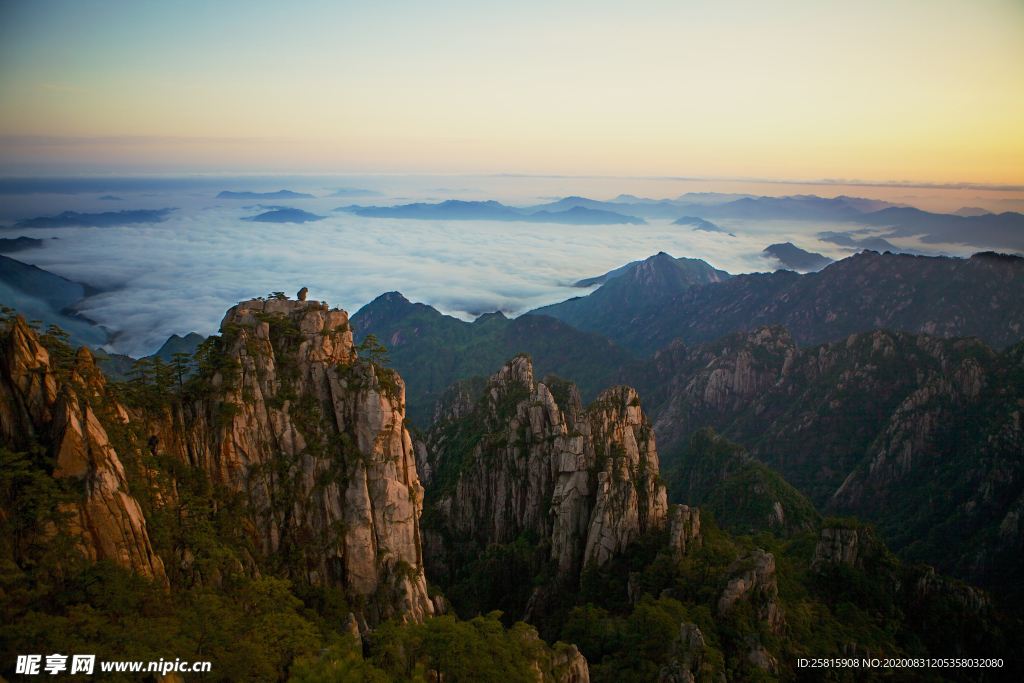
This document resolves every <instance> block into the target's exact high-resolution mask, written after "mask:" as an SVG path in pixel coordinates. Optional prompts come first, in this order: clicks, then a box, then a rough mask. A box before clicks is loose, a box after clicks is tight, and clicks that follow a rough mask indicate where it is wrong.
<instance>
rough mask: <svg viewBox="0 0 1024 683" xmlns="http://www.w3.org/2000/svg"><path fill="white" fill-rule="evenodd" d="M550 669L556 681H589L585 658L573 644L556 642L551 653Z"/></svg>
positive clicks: (563, 682) (586, 682)
mask: <svg viewBox="0 0 1024 683" xmlns="http://www.w3.org/2000/svg"><path fill="white" fill-rule="evenodd" d="M551 669H552V672H553V673H554V675H555V680H556V681H558V683H590V667H589V666H587V658H586V657H584V656H583V654H582V653H580V651H579V648H577V647H576V646H575V645H566V644H564V643H556V644H555V648H554V652H553V653H552V655H551Z"/></svg>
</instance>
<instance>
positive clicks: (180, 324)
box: [3, 194, 849, 357]
mask: <svg viewBox="0 0 1024 683" xmlns="http://www.w3.org/2000/svg"><path fill="white" fill-rule="evenodd" d="M43 199H44V198H42V197H38V196H37V198H36V200H34V202H33V203H38V202H41V201H43ZM109 203H112V202H108V203H104V205H103V206H102V210H120V209H122V208H164V206H178V207H180V208H178V209H177V210H175V211H173V212H172V213H171V216H170V218H168V220H166V221H164V222H162V223H157V224H137V225H129V226H124V227H107V228H61V229H37V230H22V231H20V232H19V231H14V232H12V231H10V230H4V231H3V233H4V235H3V236H5V237H13V236H15V232H17V233H18V234H26V235H29V236H31V237H40V238H46V240H47V241H46V245H45V248H43V249H35V250H29V251H23V252H19V253H17V254H14V255H13V256H14V257H15V258H17V259H18V260H21V261H23V262H26V263H31V264H34V265H37V266H39V267H40V268H43V269H45V270H48V271H50V272H53V273H56V274H58V275H60V276H62V277H65V278H68V279H70V280H75V281H79V282H83V283H86V284H89V285H91V286H93V287H95V288H97V289H100V290H102V293H100V294H98V295H95V296H92V297H89V298H87V299H86V300H84V301H83V302H82V303H81V304H79V306H78V310H79V312H80V313H81V314H83V315H85V316H86V317H88V318H89V319H91V320H94V321H95V322H97V323H99V324H100V325H103V326H105V327H107V328H109V329H110V330H113V331H114V332H115V335H114V337H113V340H112V342H111V344H110V345H109V346H108V350H109V351H113V352H116V353H125V354H129V355H131V356H134V357H139V356H142V355H146V354H149V353H153V352H154V351H155V350H156V349H157V348H159V346H160V345H161V344H162V343H163V342H164V341H165V340H166V339H167V338H168V336H170V335H171V334H179V335H184V334H187V333H188V332H193V331H195V332H198V333H200V334H202V335H209V334H212V333H215V332H216V331H217V329H218V327H219V324H220V321H221V319H222V317H223V315H224V312H225V311H226V309H227V308H229V307H230V306H232V305H233V304H235V303H237V302H238V301H242V300H246V299H250V298H253V297H257V296H266V295H268V294H270V293H271V292H276V291H283V292H285V293H286V294H288V295H289V296H293V297H294V296H295V293H296V292H297V291H298V290H299V289H300V288H301V287H308V288H309V298H311V299H317V300H322V301H326V302H328V303H329V304H331V305H332V306H339V307H341V308H343V309H345V310H347V311H349V313H354V312H355V311H357V310H358V309H359V308H360V307H362V306H363V305H365V304H366V303H368V302H370V301H372V300H373V299H374V298H376V297H377V296H379V295H381V294H383V293H385V292H391V291H399V292H401V293H402V294H404V295H405V296H406V297H407V298H408V299H410V300H411V301H415V302H423V303H426V304H429V305H432V306H434V307H435V308H437V309H438V310H440V311H442V312H444V313H447V314H450V315H454V316H457V317H459V318H462V319H464V320H471V319H473V318H475V317H476V316H478V315H480V314H481V313H486V312H492V311H498V310H500V311H503V312H504V313H506V314H507V315H509V316H515V315H518V314H521V313H524V312H526V311H528V310H531V309H534V308H537V307H539V306H544V305H546V304H551V303H555V302H559V301H563V300H565V299H567V298H570V297H573V296H581V295H585V294H587V293H589V292H590V291H592V289H579V288H574V287H572V286H571V284H572V283H573V282H575V281H577V280H580V279H582V278H587V277H592V276H595V275H600V274H602V273H604V272H607V271H608V270H611V269H613V268H617V267H618V266H621V265H623V264H625V263H628V262H630V261H635V260H639V259H644V258H647V257H649V256H651V255H653V254H656V253H658V252H659V251H664V252H667V253H669V254H671V255H672V256H675V257H683V256H685V257H691V258H701V259H704V260H705V261H707V262H708V263H710V264H711V265H712V266H714V267H716V268H720V269H722V270H726V271H728V272H730V273H746V272H756V271H767V270H774V269H776V268H778V267H779V264H778V263H777V262H774V261H772V260H769V259H766V258H765V256H764V255H763V254H762V250H763V249H764V248H765V247H766V246H768V245H769V244H772V243H777V242H793V243H794V244H796V245H797V246H800V247H803V248H806V249H809V250H811V251H817V252H820V253H824V254H826V255H828V256H831V257H833V258H842V257H844V256H846V255H848V254H849V250H843V249H841V248H839V247H836V246H835V245H829V244H827V243H824V242H820V241H818V240H816V239H815V238H814V236H813V235H814V233H816V232H817V231H820V230H829V229H836V230H842V229H844V228H843V226H831V227H830V226H829V225H827V224H822V223H813V224H811V223H808V222H784V221H763V222H743V221H719V222H718V223H719V224H720V225H721V227H723V228H724V229H726V230H728V231H730V232H732V235H730V234H728V233H725V232H722V233H715V232H705V231H699V230H693V227H692V226H687V225H671V222H670V221H668V220H663V221H649V224H648V225H639V226H634V225H610V226H575V225H557V224H534V223H518V222H492V221H423V220H400V219H387V218H363V217H358V216H354V215H351V214H347V213H341V212H332V211H331V210H330V208H331V207H336V206H337V205H338V203H339V200H338V199H326V198H325V199H318V200H307V201H305V202H301V203H299V202H292V203H291V204H292V205H293V206H296V207H298V208H302V209H304V210H308V211H312V212H314V213H317V214H319V215H326V216H327V218H325V219H324V220H321V221H317V222H311V223H305V224H273V223H254V222H249V221H245V220H242V219H243V218H245V217H248V216H252V215H254V214H257V213H259V212H260V209H258V208H256V207H254V206H251V205H250V204H251V202H242V203H243V204H246V206H248V208H243V207H242V206H238V204H239V202H233V203H225V202H223V201H220V202H216V201H215V200H214V199H212V198H211V197H209V196H208V195H207V196H200V197H196V196H194V195H192V196H189V195H184V194H182V195H178V196H176V197H175V196H170V195H167V194H165V195H163V196H161V197H157V198H154V197H152V196H150V197H146V196H141V195H137V196H135V197H132V198H130V201H124V202H123V203H121V202H119V203H118V205H117V206H113V207H112V206H109V205H108V204H109ZM365 203H369V202H365ZM79 204H81V202H76V201H74V198H68V197H65V198H62V199H60V204H59V205H53V206H52V210H50V211H44V212H41V214H39V213H37V215H47V214H49V215H54V214H56V213H59V212H60V211H63V210H66V209H69V208H70V209H75V210H83V211H84V210H93V211H95V210H98V209H99V207H98V206H86V205H81V206H78V205H79ZM37 208H38V207H37ZM26 210H28V207H26ZM51 237H56V238H57V239H49V238H51Z"/></svg>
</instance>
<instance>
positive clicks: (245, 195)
mask: <svg viewBox="0 0 1024 683" xmlns="http://www.w3.org/2000/svg"><path fill="white" fill-rule="evenodd" d="M217 199H316V197H314V196H313V195H311V194H305V193H302V192H292V191H291V190H278V191H277V192H231V191H229V190H224V191H223V192H220V193H218V194H217Z"/></svg>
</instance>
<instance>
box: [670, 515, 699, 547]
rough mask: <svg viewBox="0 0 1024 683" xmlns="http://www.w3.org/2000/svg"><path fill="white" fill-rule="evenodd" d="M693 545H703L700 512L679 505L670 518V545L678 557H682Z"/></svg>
mask: <svg viewBox="0 0 1024 683" xmlns="http://www.w3.org/2000/svg"><path fill="white" fill-rule="evenodd" d="M691 543H696V544H697V545H698V546H699V545H700V544H701V537H700V510H699V509H698V508H691V507H689V506H687V505H679V506H677V507H676V509H675V511H674V512H673V514H671V515H670V516H669V527H668V545H669V547H670V548H672V550H673V552H674V553H675V555H676V556H677V557H682V556H683V555H685V554H686V546H687V545H688V544H691Z"/></svg>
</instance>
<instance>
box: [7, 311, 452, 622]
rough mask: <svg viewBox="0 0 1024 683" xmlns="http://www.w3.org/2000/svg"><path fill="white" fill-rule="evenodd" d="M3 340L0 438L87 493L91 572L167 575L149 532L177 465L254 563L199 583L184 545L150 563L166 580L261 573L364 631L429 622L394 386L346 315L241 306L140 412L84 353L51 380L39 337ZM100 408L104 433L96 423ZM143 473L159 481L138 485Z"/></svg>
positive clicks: (400, 392) (412, 483) (199, 554)
mask: <svg viewBox="0 0 1024 683" xmlns="http://www.w3.org/2000/svg"><path fill="white" fill-rule="evenodd" d="M9 327H10V329H9V330H8V332H7V335H6V338H5V340H4V343H5V350H4V379H3V383H2V385H0V386H2V389H0V390H2V391H3V394H2V399H3V400H2V413H0V415H2V423H3V428H4V433H5V437H7V439H8V440H11V441H14V442H17V441H19V439H20V440H21V441H26V439H32V438H33V437H34V438H37V439H38V440H39V441H41V442H44V443H46V444H47V446H48V447H49V448H50V449H51V450H52V452H53V454H54V457H55V459H56V461H57V468H56V469H55V470H54V476H57V477H60V476H72V477H76V478H79V479H82V480H84V481H85V482H86V497H85V500H84V501H83V502H82V503H81V504H80V505H79V506H78V522H77V525H78V526H79V527H80V528H81V529H82V530H83V531H84V532H85V533H83V534H82V536H83V539H85V540H84V541H83V543H84V545H85V547H86V551H87V553H88V555H89V556H90V557H95V558H102V557H113V558H116V559H117V560H118V561H119V562H120V563H121V564H123V565H125V566H129V567H131V568H133V569H136V570H137V571H140V572H141V573H144V574H147V575H151V576H158V577H159V576H162V575H163V573H164V569H163V563H162V562H161V558H160V557H159V556H158V555H157V554H156V553H154V552H153V549H152V547H151V543H150V541H149V539H148V537H147V535H146V533H145V529H146V519H145V517H146V514H150V515H152V514H155V513H156V512H157V511H158V510H159V509H160V508H161V506H163V505H164V504H166V503H168V502H173V500H174V495H175V490H176V487H177V483H176V481H175V477H174V474H173V469H174V467H176V466H175V465H173V463H179V464H180V465H181V466H184V467H186V468H188V469H187V470H186V471H191V472H198V473H200V474H201V476H203V477H204V478H206V479H207V480H208V481H209V482H210V484H211V485H212V486H213V487H215V488H218V487H219V488H218V490H222V491H225V492H226V494H225V495H226V496H227V497H225V498H224V499H223V500H222V502H221V503H220V504H227V502H228V500H229V499H230V496H232V495H235V496H242V500H244V501H245V503H244V505H245V508H244V511H243V513H242V514H241V516H240V518H239V522H240V526H239V528H238V529H237V530H236V532H235V533H236V534H237V535H238V536H240V537H242V538H246V539H248V540H249V542H251V546H250V547H253V548H254V549H255V551H256V552H255V555H256V557H255V558H253V557H252V556H251V555H250V554H249V553H248V551H247V550H244V549H243V550H241V551H238V552H236V553H235V555H236V556H235V557H234V558H231V559H227V560H224V558H221V560H219V561H213V560H212V559H211V558H206V559H208V560H210V562H213V564H214V565H216V564H217V562H219V563H220V565H223V566H213V568H212V569H209V568H208V569H207V573H211V574H214V575H215V576H205V577H204V576H202V575H201V573H196V572H197V570H196V569H195V568H194V566H200V565H203V562H201V561H200V560H203V559H204V558H203V556H204V552H205V553H207V554H208V552H209V551H208V550H206V549H204V548H200V547H190V546H189V544H188V542H187V540H184V541H182V542H181V543H180V544H179V545H176V546H174V547H170V546H169V547H166V548H162V549H160V550H161V551H162V552H163V554H164V558H163V559H164V562H166V561H167V560H169V559H174V565H175V571H176V572H186V573H192V574H194V575H195V576H194V578H195V580H198V581H207V582H209V581H211V580H212V581H214V583H216V581H217V580H218V579H217V577H219V576H220V575H221V573H222V571H224V570H227V571H228V572H231V571H234V570H239V571H241V570H243V565H246V566H247V567H248V571H253V572H257V573H258V572H259V565H260V564H263V563H269V564H272V565H273V566H274V568H275V570H276V572H277V573H278V574H280V575H283V576H285V577H288V578H290V579H292V580H293V581H300V582H304V583H307V584H310V585H313V586H338V587H341V588H343V589H344V590H345V592H346V594H347V596H348V598H349V602H350V605H351V606H352V607H353V609H354V611H355V612H356V614H357V616H358V618H359V620H360V622H361V623H362V624H363V626H362V628H364V629H365V628H366V624H369V625H371V626H372V625H374V624H376V623H378V622H380V621H381V620H382V619H385V618H387V617H388V616H391V615H393V614H403V615H407V616H408V618H411V619H413V620H416V621H422V620H423V619H424V618H426V617H427V616H429V615H431V614H432V613H433V605H432V602H431V600H430V599H429V598H428V596H427V587H426V580H425V578H424V575H423V571H422V551H421V545H420V536H419V525H418V520H419V516H420V514H421V512H422V504H423V487H422V486H421V485H420V483H419V478H418V476H417V472H416V459H415V451H414V449H413V445H412V440H411V438H410V436H409V433H408V431H406V429H405V427H404V424H403V423H404V419H405V412H404V385H403V384H402V380H401V378H400V377H398V375H397V373H395V372H394V371H391V370H388V369H386V368H383V367H382V366H381V365H380V364H378V363H376V362H375V353H379V350H378V349H374V348H367V349H366V353H365V357H360V354H359V352H358V351H357V349H355V348H354V347H353V344H352V334H351V332H350V331H349V329H348V315H347V314H346V313H345V312H344V311H341V310H338V309H330V308H329V307H328V306H327V305H326V304H322V303H320V302H316V301H287V300H277V299H270V300H261V299H257V300H252V301H247V302H243V303H241V304H238V305H237V306H235V307H233V308H232V309H230V310H229V311H228V313H227V315H226V316H225V317H224V320H223V322H222V324H221V336H219V337H214V338H211V340H210V341H209V343H207V344H204V346H203V347H202V349H201V351H200V361H199V367H198V374H197V376H196V377H195V378H194V379H193V380H191V381H190V382H189V383H188V384H187V385H185V386H183V387H182V388H181V390H180V391H179V392H178V393H177V394H175V395H170V394H165V393H161V390H160V389H159V388H157V387H156V386H153V385H152V384H153V383H154V382H157V379H158V378H157V379H154V378H147V376H146V375H145V374H143V375H142V377H141V378H140V381H139V382H138V393H139V395H142V396H145V397H147V398H146V400H134V401H131V400H129V401H128V404H127V405H122V404H121V403H119V402H118V396H116V395H114V394H109V393H108V392H106V390H105V387H104V383H103V380H102V376H101V375H100V374H99V373H98V372H97V371H96V370H95V366H94V365H93V364H92V359H91V356H90V355H89V354H88V352H87V351H83V352H80V353H79V357H78V359H77V365H76V368H75V370H74V371H73V372H71V373H70V376H69V377H68V378H67V379H66V380H63V381H62V380H61V379H60V378H59V377H58V376H56V375H55V374H54V370H53V368H52V363H50V362H49V359H48V358H47V354H46V350H45V349H43V348H42V347H41V346H40V345H39V343H38V339H37V335H35V333H34V332H32V331H31V330H30V329H28V328H27V327H26V326H25V325H24V324H23V322H21V321H19V322H17V323H16V324H14V325H13V326H9ZM85 377H89V378H91V379H90V382H91V383H89V382H86V381H85V380H84V379H83V378H85ZM147 381H149V384H147ZM178 381H179V383H180V382H181V378H180V377H179V378H178ZM136 398H137V397H136ZM100 404H102V405H104V406H105V411H106V414H107V415H108V419H107V426H106V429H105V428H104V425H103V424H102V421H101V420H99V419H97V416H96V410H97V407H98V406H99V405H100ZM109 416H114V417H115V418H116V420H115V421H114V422H111V421H110V419H109ZM117 421H120V423H121V425H122V427H127V429H126V430H125V429H121V428H118V427H117V424H116V422H117ZM110 429H115V431H116V432H118V434H119V438H120V441H121V444H122V450H127V451H129V454H130V455H132V457H133V460H134V461H137V467H136V468H135V470H136V471H137V472H142V473H143V474H144V475H145V476H142V477H137V478H138V479H139V480H140V481H143V480H147V479H148V480H150V481H151V482H152V486H147V487H144V488H145V489H146V490H144V491H143V494H144V495H143V498H141V499H140V500H144V501H147V503H146V506H145V507H147V508H148V509H146V510H143V508H142V507H140V505H139V503H138V501H136V500H135V499H134V498H132V496H131V490H130V489H129V487H128V482H127V480H126V478H125V474H124V468H123V467H122V466H121V464H120V461H119V460H118V454H117V453H116V452H115V450H114V449H113V448H112V447H111V445H110V443H109V441H110V440H109V438H108V435H107V432H108V431H109V430H110ZM122 432H124V433H122ZM154 459H155V460H154ZM147 461H153V462H156V461H160V462H162V463H164V464H165V465H167V467H164V468H162V469H161V470H159V471H157V470H154V469H149V470H146V467H147V465H145V464H144V463H145V462H147ZM169 470H170V471H169ZM189 476H190V477H193V476H194V475H192V474H189ZM148 489H152V490H148ZM214 504H215V505H218V503H216V502H214ZM144 512H145V513H146V514H144ZM238 555H241V556H238ZM210 562H207V563H206V566H207V567H209V566H210Z"/></svg>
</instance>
